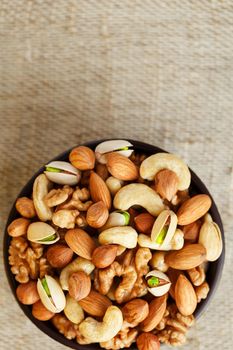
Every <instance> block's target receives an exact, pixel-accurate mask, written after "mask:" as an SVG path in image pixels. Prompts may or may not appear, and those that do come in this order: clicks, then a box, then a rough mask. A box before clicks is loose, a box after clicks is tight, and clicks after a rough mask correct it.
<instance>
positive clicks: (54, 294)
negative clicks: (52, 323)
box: [37, 275, 66, 313]
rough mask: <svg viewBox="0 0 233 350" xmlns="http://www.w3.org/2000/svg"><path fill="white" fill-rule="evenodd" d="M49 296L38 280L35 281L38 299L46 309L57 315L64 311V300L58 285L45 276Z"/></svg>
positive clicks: (51, 278)
mask: <svg viewBox="0 0 233 350" xmlns="http://www.w3.org/2000/svg"><path fill="white" fill-rule="evenodd" d="M45 280H46V282H47V286H48V290H49V294H50V295H48V294H47V292H46V290H45V288H44V287H43V284H42V282H41V280H40V279H38V281H37V291H38V293H39V296H40V299H41V301H42V303H43V304H44V306H45V307H46V309H48V310H49V311H51V312H54V313H59V312H61V311H62V310H64V308H65V306H66V298H65V295H64V293H63V290H62V288H61V286H60V285H59V283H58V282H57V281H56V280H55V279H54V278H53V277H51V276H48V275H45Z"/></svg>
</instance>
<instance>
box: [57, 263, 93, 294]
mask: <svg viewBox="0 0 233 350" xmlns="http://www.w3.org/2000/svg"><path fill="white" fill-rule="evenodd" d="M94 269H95V265H93V264H92V262H91V261H90V260H87V259H85V258H81V256H79V257H78V258H76V259H74V260H73V261H72V262H71V263H70V264H68V265H67V266H66V267H64V269H62V271H61V274H60V284H61V286H62V289H63V290H69V288H68V280H69V276H70V275H71V274H72V273H73V272H77V271H83V272H85V273H86V274H87V275H90V274H91V273H92V271H93V270H94Z"/></svg>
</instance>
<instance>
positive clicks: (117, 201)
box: [113, 183, 165, 216]
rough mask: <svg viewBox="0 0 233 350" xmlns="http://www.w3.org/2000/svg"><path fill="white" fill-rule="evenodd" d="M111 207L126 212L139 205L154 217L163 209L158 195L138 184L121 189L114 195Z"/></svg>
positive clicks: (145, 186)
mask: <svg viewBox="0 0 233 350" xmlns="http://www.w3.org/2000/svg"><path fill="white" fill-rule="evenodd" d="M113 205H114V207H115V208H117V209H120V210H127V209H129V208H130V207H132V206H133V205H140V206H141V207H143V208H145V209H146V210H147V211H148V212H149V213H150V214H152V215H154V216H157V215H158V214H159V213H160V212H161V211H162V210H163V209H165V206H164V204H163V202H162V199H161V198H160V197H159V195H158V194H157V193H156V192H155V191H154V190H153V189H152V188H150V187H149V186H147V185H144V184H139V183H134V184H129V185H126V186H124V187H122V188H121V189H120V190H119V191H118V192H117V193H116V195H115V197H114V202H113Z"/></svg>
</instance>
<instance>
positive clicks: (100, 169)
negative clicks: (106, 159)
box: [96, 163, 109, 181]
mask: <svg viewBox="0 0 233 350" xmlns="http://www.w3.org/2000/svg"><path fill="white" fill-rule="evenodd" d="M96 173H97V174H98V175H99V176H100V177H101V178H102V179H103V180H104V181H106V180H107V178H108V176H109V172H108V169H107V167H106V165H105V164H100V163H98V164H97V165H96Z"/></svg>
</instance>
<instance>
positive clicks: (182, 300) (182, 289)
mask: <svg viewBox="0 0 233 350" xmlns="http://www.w3.org/2000/svg"><path fill="white" fill-rule="evenodd" d="M175 301H176V305H177V308H178V310H179V311H180V313H181V314H182V315H184V316H189V315H192V314H193V312H194V311H195V309H196V307H197V297H196V293H195V290H194V288H193V286H192V284H191V282H190V281H189V280H188V279H187V278H186V277H185V276H184V275H182V274H181V275H180V276H179V277H178V279H177V282H176V286H175Z"/></svg>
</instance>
